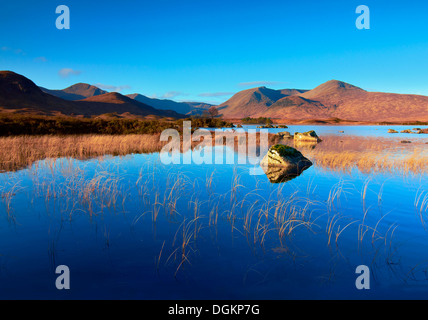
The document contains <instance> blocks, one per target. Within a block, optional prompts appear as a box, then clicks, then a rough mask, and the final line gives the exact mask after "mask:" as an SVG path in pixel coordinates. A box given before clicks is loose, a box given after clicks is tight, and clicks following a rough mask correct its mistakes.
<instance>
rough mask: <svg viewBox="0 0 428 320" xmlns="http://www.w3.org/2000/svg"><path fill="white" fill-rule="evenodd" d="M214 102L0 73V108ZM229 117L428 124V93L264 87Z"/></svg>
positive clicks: (177, 106)
mask: <svg viewBox="0 0 428 320" xmlns="http://www.w3.org/2000/svg"><path fill="white" fill-rule="evenodd" d="M211 106H212V105H210V104H206V103H201V102H176V101H173V100H166V99H155V98H149V97H147V96H144V95H142V94H137V93H136V94H130V95H127V96H125V95H122V94H120V93H117V92H107V91H104V90H102V89H100V88H98V87H96V86H93V85H89V84H85V83H78V84H75V85H72V86H70V87H68V88H65V89H63V90H49V89H45V88H41V87H38V86H37V85H36V84H34V82H32V81H31V80H30V79H28V78H26V77H24V76H22V75H19V74H17V73H14V72H11V71H0V111H1V112H18V113H32V114H43V115H60V114H64V115H76V116H77V115H83V116H91V117H93V116H101V115H105V114H116V115H117V116H119V117H133V116H138V117H144V118H155V119H156V118H163V117H170V118H184V117H186V116H189V115H200V114H202V113H203V112H204V111H206V110H207V109H208V108H210V107H211ZM217 108H218V110H219V113H220V115H221V116H222V117H223V118H225V119H237V120H239V119H242V118H245V117H253V118H255V117H269V118H272V119H281V120H285V121H290V122H291V121H296V120H297V121H311V120H316V121H318V120H327V119H341V120H348V121H360V122H416V121H420V122H427V121H428V97H427V96H422V95H411V94H395V93H382V92H368V91H366V90H363V89H361V88H359V87H356V86H354V85H351V84H348V83H345V82H342V81H338V80H330V81H327V82H325V83H323V84H321V85H319V86H318V87H316V88H314V89H312V90H303V89H282V90H274V89H269V88H266V87H257V88H252V89H247V90H243V91H240V92H238V93H236V94H235V95H234V96H232V97H231V98H230V99H229V100H227V101H226V102H224V103H222V104H220V105H219V106H217Z"/></svg>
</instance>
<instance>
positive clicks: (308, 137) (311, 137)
mask: <svg viewBox="0 0 428 320" xmlns="http://www.w3.org/2000/svg"><path fill="white" fill-rule="evenodd" d="M294 141H311V142H321V141H322V140H321V139H320V138H319V137H318V135H317V134H316V133H315V131H314V130H311V131H308V132H303V133H300V132H296V133H295V134H294Z"/></svg>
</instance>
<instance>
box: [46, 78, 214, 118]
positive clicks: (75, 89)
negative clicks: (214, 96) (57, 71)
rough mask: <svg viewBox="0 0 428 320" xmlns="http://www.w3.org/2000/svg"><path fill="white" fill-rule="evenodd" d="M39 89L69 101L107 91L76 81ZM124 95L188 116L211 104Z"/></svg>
mask: <svg viewBox="0 0 428 320" xmlns="http://www.w3.org/2000/svg"><path fill="white" fill-rule="evenodd" d="M40 89H41V90H42V91H43V92H45V93H48V94H50V95H53V96H55V97H58V98H61V99H64V100H69V101H77V100H83V99H87V98H91V97H95V96H99V95H103V94H106V93H108V92H107V91H105V90H102V89H100V88H98V87H96V86H93V85H90V84H87V83H76V84H74V85H72V86H70V87H68V88H65V89H62V90H51V89H46V88H43V87H40ZM126 96H127V97H129V98H131V99H134V100H136V101H138V102H141V103H144V104H146V105H148V106H150V107H153V108H155V109H159V110H173V111H175V112H177V113H180V114H185V115H189V116H190V115H196V116H200V115H202V113H203V112H204V111H205V110H208V109H209V108H210V107H211V106H212V105H211V104H208V103H203V102H176V101H173V100H168V99H155V98H149V97H147V96H144V95H142V94H139V93H134V94H128V95H126Z"/></svg>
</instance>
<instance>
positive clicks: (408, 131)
mask: <svg viewBox="0 0 428 320" xmlns="http://www.w3.org/2000/svg"><path fill="white" fill-rule="evenodd" d="M400 132H401V133H413V132H412V130H410V129H406V130H402V131H400Z"/></svg>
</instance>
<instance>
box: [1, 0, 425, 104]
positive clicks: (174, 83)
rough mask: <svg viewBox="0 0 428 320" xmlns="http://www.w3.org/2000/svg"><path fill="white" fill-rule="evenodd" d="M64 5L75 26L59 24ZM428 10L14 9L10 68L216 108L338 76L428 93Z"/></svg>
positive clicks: (410, 6) (265, 4)
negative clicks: (366, 22) (256, 91)
mask: <svg viewBox="0 0 428 320" xmlns="http://www.w3.org/2000/svg"><path fill="white" fill-rule="evenodd" d="M62 4H64V5H67V6H68V7H69V8H70V13H71V29H70V30H58V29H56V27H55V20H56V18H57V16H58V14H56V13H55V8H56V7H57V6H58V5H62ZM359 5H367V6H368V7H369V8H370V14H371V21H370V27H371V29H370V30H358V29H357V28H356V26H355V20H356V18H357V17H358V14H356V13H355V9H356V8H357V6H359ZM427 9H428V4H427V3H426V1H405V2H403V1H395V0H390V1H383V0H368V1H363V0H358V1H354V0H346V1H343V0H342V1H330V0H325V1H319V0H318V1H304V0H301V1H288V0H282V1H271V0H264V1H251V0H246V1H240V0H238V1H236V0H228V1H223V0H216V1H213V0H180V1H171V0H156V1H146V0H140V1H130V0H122V1H88V0H86V1H81V0H72V1H71V0H55V1H53V0H49V1H19V0H16V1H14V2H6V1H2V2H1V3H0V30H1V31H0V70H12V71H15V72H17V73H20V74H23V75H25V76H26V77H28V78H30V79H32V80H33V81H34V82H35V83H36V84H38V85H40V86H44V87H47V88H50V89H62V88H65V87H67V86H69V85H72V84H74V83H77V82H86V83H90V84H96V85H98V86H100V87H103V88H106V89H107V90H110V91H112V90H118V91H120V92H121V93H123V94H128V93H136V92H138V93H141V94H145V95H148V96H156V97H159V98H172V99H175V100H188V101H206V102H211V103H220V102H223V101H225V100H226V99H227V98H229V97H230V96H231V94H232V93H235V92H238V91H240V90H243V89H247V88H251V87H257V86H261V85H266V86H267V87H271V88H274V89H281V88H299V89H310V88H313V87H315V86H317V85H319V84H321V83H323V82H325V81H328V80H331V79H337V80H342V81H346V82H349V83H351V84H354V85H357V86H360V87H362V88H364V89H367V90H369V91H385V92H397V93H414V94H424V95H428V77H427V75H428V62H427V61H428V59H427V58H428V22H427V19H426V14H427V12H428V10H427ZM61 70H62V71H61Z"/></svg>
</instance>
